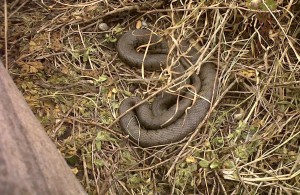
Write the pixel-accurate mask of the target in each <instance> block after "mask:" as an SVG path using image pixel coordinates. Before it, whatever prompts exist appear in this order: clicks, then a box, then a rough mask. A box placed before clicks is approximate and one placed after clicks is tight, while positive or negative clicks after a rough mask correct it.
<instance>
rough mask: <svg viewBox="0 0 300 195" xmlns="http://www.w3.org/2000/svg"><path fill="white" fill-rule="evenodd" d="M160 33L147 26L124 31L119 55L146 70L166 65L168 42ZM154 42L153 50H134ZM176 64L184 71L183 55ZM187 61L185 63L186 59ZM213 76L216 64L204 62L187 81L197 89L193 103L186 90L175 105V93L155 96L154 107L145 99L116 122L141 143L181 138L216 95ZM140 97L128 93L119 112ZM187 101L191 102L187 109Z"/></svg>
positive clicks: (200, 117) (191, 129)
mask: <svg viewBox="0 0 300 195" xmlns="http://www.w3.org/2000/svg"><path fill="white" fill-rule="evenodd" d="M159 39H160V37H158V36H156V35H154V34H152V35H151V32H150V31H148V30H143V29H140V30H134V31H129V32H127V33H125V34H124V35H123V36H122V37H121V38H120V39H119V41H118V44H117V51H118V54H119V58H120V59H121V60H122V61H123V62H125V63H126V64H127V65H129V66H135V67H142V64H143V65H144V68H145V69H146V70H160V69H161V66H162V67H163V68H164V67H166V62H167V57H168V52H169V51H168V45H167V43H166V42H159ZM149 42H150V43H157V42H159V43H158V44H155V46H151V47H152V48H151V50H154V51H155V53H151V52H148V53H147V55H146V56H144V54H143V53H139V52H137V51H136V48H137V47H138V46H140V45H142V44H148V43H149ZM191 51H192V52H190V53H191V54H192V55H193V56H191V60H190V61H191V62H192V63H194V62H195V61H196V60H197V57H198V54H196V52H195V50H191ZM179 61H180V62H179V63H178V64H177V65H176V66H175V68H174V70H176V71H178V72H181V73H182V72H184V70H185V68H184V67H185V66H183V65H182V64H184V63H185V61H184V59H181V60H179ZM185 64H186V63H185ZM215 76H216V70H215V65H214V64H212V63H204V64H202V66H201V71H200V74H199V75H195V74H194V75H192V76H191V78H190V80H189V81H188V82H191V84H192V85H193V86H194V88H195V89H196V92H197V94H198V95H199V97H197V99H196V101H195V102H194V103H193V105H192V100H191V99H192V97H193V94H191V93H189V92H187V93H186V95H185V96H186V97H188V98H182V99H181V100H180V101H179V103H178V105H177V104H176V103H177V102H176V98H174V95H173V96H172V95H168V94H164V97H162V98H158V99H160V100H161V101H157V102H156V103H153V106H154V108H152V109H151V105H150V104H148V103H145V104H142V105H140V106H138V107H137V108H135V109H133V110H131V111H129V112H128V113H126V114H125V115H124V116H123V117H122V118H120V121H119V124H120V126H121V128H122V129H123V130H124V131H125V133H126V134H128V135H129V136H130V138H131V139H132V140H133V141H135V142H137V143H138V144H139V145H140V146H142V147H149V146H157V145H164V144H169V143H173V142H176V141H180V140H181V139H183V138H184V137H186V136H187V135H188V134H189V133H191V132H192V131H194V130H195V129H196V127H197V126H198V125H199V123H200V122H201V121H202V120H203V119H204V117H205V116H206V114H207V111H208V110H209V108H210V104H211V101H212V100H213V96H214V95H215V89H216V88H215V87H216V85H215V84H214V80H215ZM140 101H141V99H140V98H138V97H130V98H127V99H125V100H123V102H122V103H121V105H120V108H119V114H120V115H121V114H123V113H124V112H126V111H127V110H129V109H130V108H132V107H133V106H134V105H136V104H137V103H139V102H140ZM190 105H192V106H191V107H190V108H189V109H186V108H188V107H189V106H190Z"/></svg>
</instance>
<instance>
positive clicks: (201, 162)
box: [199, 160, 210, 168]
mask: <svg viewBox="0 0 300 195" xmlns="http://www.w3.org/2000/svg"><path fill="white" fill-rule="evenodd" d="M209 164H210V162H208V161H207V160H201V161H200V162H199V165H200V167H203V168H208V167H209Z"/></svg>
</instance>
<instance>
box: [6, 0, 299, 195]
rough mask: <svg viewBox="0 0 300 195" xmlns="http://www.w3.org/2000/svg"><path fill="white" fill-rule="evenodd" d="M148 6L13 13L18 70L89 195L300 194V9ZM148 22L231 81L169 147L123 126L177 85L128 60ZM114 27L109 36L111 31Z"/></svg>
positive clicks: (36, 4) (22, 1)
mask: <svg viewBox="0 0 300 195" xmlns="http://www.w3.org/2000/svg"><path fill="white" fill-rule="evenodd" d="M148 2H149V3H140V2H139V1H133V0H132V1H131V0H127V1H125V0H124V1H109V2H108V1H95V0H86V1H82V2H79V1H71V0H70V1H67V0H66V1H63V0H52V1H51V0H49V1H39V0H35V1H30V0H14V1H11V2H8V4H7V13H6V14H5V11H4V10H5V9H3V10H2V15H3V16H4V15H6V17H2V21H1V24H2V25H1V29H0V30H1V31H0V33H1V34H0V35H1V43H0V52H1V53H2V54H4V51H5V50H6V51H7V55H8V58H6V59H7V63H6V65H7V66H8V67H9V71H10V73H11V75H12V77H13V78H14V80H15V82H16V83H17V85H18V86H19V88H20V90H21V91H22V92H23V94H24V97H25V98H26V100H27V102H28V103H29V105H30V106H31V108H32V110H33V111H34V113H35V114H36V116H37V117H38V118H39V119H40V121H41V122H42V124H43V126H44V127H45V129H46V131H47V133H48V135H49V136H50V137H51V139H52V140H53V141H54V142H55V143H56V145H57V147H58V148H59V150H60V151H61V152H62V154H63V155H64V156H65V158H66V160H67V162H68V163H69V165H70V166H71V167H72V170H73V172H74V173H75V174H76V175H77V177H78V179H79V180H80V181H81V183H82V184H83V186H84V187H85V189H86V190H87V191H88V192H89V193H90V194H170V193H171V194H297V193H300V150H299V145H300V131H299V130H300V54H299V53H300V30H299V29H300V28H299V26H300V24H299V21H300V3H299V2H297V1H296V0H290V1H280V2H279V3H277V7H276V8H275V9H274V8H273V7H272V1H266V2H267V4H268V5H269V7H270V8H271V9H272V11H271V10H270V9H269V8H268V9H265V10H263V11H262V10H260V9H258V8H255V6H256V5H257V6H258V7H259V6H263V2H262V3H258V4H256V3H255V2H259V1H253V2H252V7H250V6H249V5H248V4H245V3H244V1H238V2H234V3H228V2H227V3H226V2H224V1H213V2H210V3H194V2H195V1H186V3H184V4H180V3H179V2H176V3H172V4H171V5H170V4H167V3H163V1H161V2H157V1H155V2H156V3H152V2H150V1H148ZM270 2H271V3H270ZM151 6H152V7H151ZM253 6H254V7H253ZM4 18H5V19H4ZM141 22H142V23H143V24H147V25H148V28H150V29H151V30H153V31H155V32H157V33H160V34H162V35H164V36H165V37H167V38H168V39H169V40H171V42H172V43H174V46H176V44H177V43H178V42H180V40H189V41H190V42H191V44H193V45H195V46H196V47H197V48H199V49H200V50H201V52H202V55H201V57H200V58H199V60H198V62H199V63H198V65H197V66H196V67H194V68H195V69H194V70H193V71H199V68H200V66H201V63H202V62H204V61H213V62H215V63H216V64H217V65H218V70H219V74H218V75H219V77H218V78H217V79H218V80H219V82H220V86H219V95H218V98H217V100H216V103H215V104H214V105H213V107H212V109H211V112H210V113H209V115H208V117H207V120H206V121H204V123H203V124H200V125H199V128H197V130H196V131H195V133H193V134H192V135H191V136H189V137H188V138H187V139H186V140H184V141H183V142H181V143H176V144H172V145H168V146H165V147H163V148H152V149H142V148H139V147H136V146H135V145H134V144H132V143H129V142H128V140H127V137H126V136H125V135H123V134H122V132H121V131H120V130H119V127H118V124H117V120H116V119H117V117H118V114H117V110H118V106H119V103H120V102H121V100H122V99H124V98H125V97H127V96H128V95H132V94H133V93H135V94H134V95H139V96H142V97H143V98H146V97H149V96H150V95H151V94H154V93H156V92H157V91H158V90H159V87H161V83H165V82H171V81H170V80H168V78H169V77H168V74H167V73H168V72H167V71H165V72H163V73H161V74H160V75H159V73H155V74H152V73H149V72H145V73H142V72H141V70H137V69H135V70H132V69H131V68H129V67H127V66H126V65H124V64H123V63H122V62H120V60H119V59H118V58H117V53H116V51H115V43H116V40H117V38H118V37H119V36H120V35H121V34H122V33H124V32H125V31H126V30H127V29H129V28H135V27H136V26H138V27H139V26H140V24H141ZM103 23H106V24H107V25H108V27H109V28H108V29H107V30H101V29H100V28H99V25H103ZM4 27H7V31H6V30H5V28H4ZM5 32H7V33H5ZM6 47H7V49H5V48H6ZM173 60H176V58H175V59H173ZM4 62H5V61H4ZM143 74H144V78H143V76H142V75H143ZM160 89H161V88H160Z"/></svg>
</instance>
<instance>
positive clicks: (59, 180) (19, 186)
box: [0, 62, 86, 195]
mask: <svg viewBox="0 0 300 195" xmlns="http://www.w3.org/2000/svg"><path fill="white" fill-rule="evenodd" d="M0 194H1V195H6V194H9V195H11V194H12V195H20V194H22V195H24V194H29V195H33V194H37V195H45V194H51V195H55V194H57V195H63V194H70V195H71V194H72V195H73V194H74V195H75V194H76V195H81V194H86V192H85V191H84V190H83V188H82V186H81V185H80V183H79V181H78V180H77V179H76V177H75V176H74V174H73V173H72V172H71V170H70V168H69V167H68V165H67V163H66V162H65V160H64V159H63V157H62V156H61V155H60V153H59V151H58V150H57V148H56V147H55V145H54V144H53V142H52V141H51V140H50V138H49V137H48V136H47V134H46V132H45V131H44V129H43V127H42V126H41V124H40V123H39V121H38V120H37V119H36V118H35V116H34V115H33V113H32V111H31V110H30V108H29V106H28V105H27V103H26V102H25V100H24V98H23V96H22V94H21V93H20V92H19V90H18V88H17V87H16V85H15V84H14V82H13V81H12V79H11V77H10V76H9V74H8V73H7V71H6V69H5V68H4V66H3V64H2V63H1V62H0Z"/></svg>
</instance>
